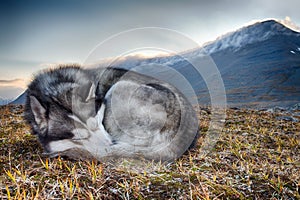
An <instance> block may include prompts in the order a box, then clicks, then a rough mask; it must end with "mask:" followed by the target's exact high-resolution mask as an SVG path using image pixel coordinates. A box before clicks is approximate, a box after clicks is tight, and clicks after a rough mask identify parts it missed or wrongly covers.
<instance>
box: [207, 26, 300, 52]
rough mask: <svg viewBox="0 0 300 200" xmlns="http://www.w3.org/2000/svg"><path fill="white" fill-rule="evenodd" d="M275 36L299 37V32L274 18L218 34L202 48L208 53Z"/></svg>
mask: <svg viewBox="0 0 300 200" xmlns="http://www.w3.org/2000/svg"><path fill="white" fill-rule="evenodd" d="M275 36H281V37H282V36H287V37H288V36H296V37H300V34H299V33H297V32H295V31H293V30H291V29H289V28H287V27H286V26H284V25H283V24H281V23H279V22H277V21H275V20H268V21H263V22H257V23H255V24H252V25H250V26H246V27H243V28H240V29H239V30H237V31H234V32H230V33H227V34H225V35H223V36H220V37H219V38H217V39H216V40H215V41H213V42H209V43H206V44H205V45H204V48H205V50H206V51H207V52H208V53H209V54H211V53H215V52H217V51H220V50H223V49H227V48H231V49H235V50H238V49H239V48H242V47H245V46H246V45H248V44H253V43H257V42H262V41H265V40H268V39H269V38H272V37H275ZM298 51H299V50H298Z"/></svg>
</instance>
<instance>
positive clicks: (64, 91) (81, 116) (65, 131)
mask: <svg viewBox="0 0 300 200" xmlns="http://www.w3.org/2000/svg"><path fill="white" fill-rule="evenodd" d="M25 119H26V120H27V121H28V123H29V124H30V126H31V127H32V131H33V134H36V135H37V136H38V138H39V141H40V143H41V144H42V146H43V147H44V150H45V152H46V153H47V154H49V155H51V156H56V155H65V156H69V157H72V158H75V159H81V158H94V159H98V160H100V161H104V160H106V159H111V158H112V159H116V158H140V157H141V158H145V159H149V160H156V161H171V160H174V159H176V158H178V157H180V156H181V155H182V154H183V153H184V152H186V151H187V150H188V149H189V148H191V147H192V146H193V145H194V144H195V143H196V141H197V137H198V120H197V117H196V114H195V111H194V109H193V107H192V105H191V104H190V103H189V102H188V100H187V99H186V98H185V97H184V96H183V95H182V93H181V92H180V91H178V90H177V89H176V88H175V87H173V86H172V85H170V84H168V83H165V82H163V81H160V80H157V79H155V78H152V77H149V76H145V75H142V74H139V73H136V72H132V71H127V70H124V69H118V68H112V67H109V68H97V69H83V68H80V67H79V66H61V67H59V68H56V69H52V70H48V71H44V72H42V73H39V74H38V75H36V76H35V78H34V80H33V81H32V82H31V83H30V84H29V86H28V90H27V98H26V106H25Z"/></svg>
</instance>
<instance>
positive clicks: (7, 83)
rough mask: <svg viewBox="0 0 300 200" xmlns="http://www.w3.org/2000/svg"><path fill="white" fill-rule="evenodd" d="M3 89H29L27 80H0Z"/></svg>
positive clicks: (0, 86)
mask: <svg viewBox="0 0 300 200" xmlns="http://www.w3.org/2000/svg"><path fill="white" fill-rule="evenodd" d="M3 87H15V88H21V89H25V88H26V87H27V80H25V79H12V80H0V88H3Z"/></svg>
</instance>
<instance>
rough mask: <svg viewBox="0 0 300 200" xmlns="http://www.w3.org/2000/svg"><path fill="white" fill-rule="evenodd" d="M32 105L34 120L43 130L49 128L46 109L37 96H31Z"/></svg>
mask: <svg viewBox="0 0 300 200" xmlns="http://www.w3.org/2000/svg"><path fill="white" fill-rule="evenodd" d="M29 98H30V107H31V110H32V113H33V116H34V120H35V122H36V123H37V125H38V126H39V129H40V131H41V132H43V130H44V129H45V128H47V119H46V109H45V108H44V107H43V106H42V105H41V103H40V102H39V100H37V98H36V97H34V96H30V97H29Z"/></svg>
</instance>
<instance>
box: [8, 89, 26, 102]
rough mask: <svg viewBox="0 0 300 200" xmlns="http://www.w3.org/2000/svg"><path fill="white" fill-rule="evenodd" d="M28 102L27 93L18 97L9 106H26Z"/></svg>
mask: <svg viewBox="0 0 300 200" xmlns="http://www.w3.org/2000/svg"><path fill="white" fill-rule="evenodd" d="M25 101H26V91H25V92H24V93H22V94H21V95H20V96H18V97H17V98H16V99H15V100H13V101H12V102H10V103H9V104H25Z"/></svg>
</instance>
